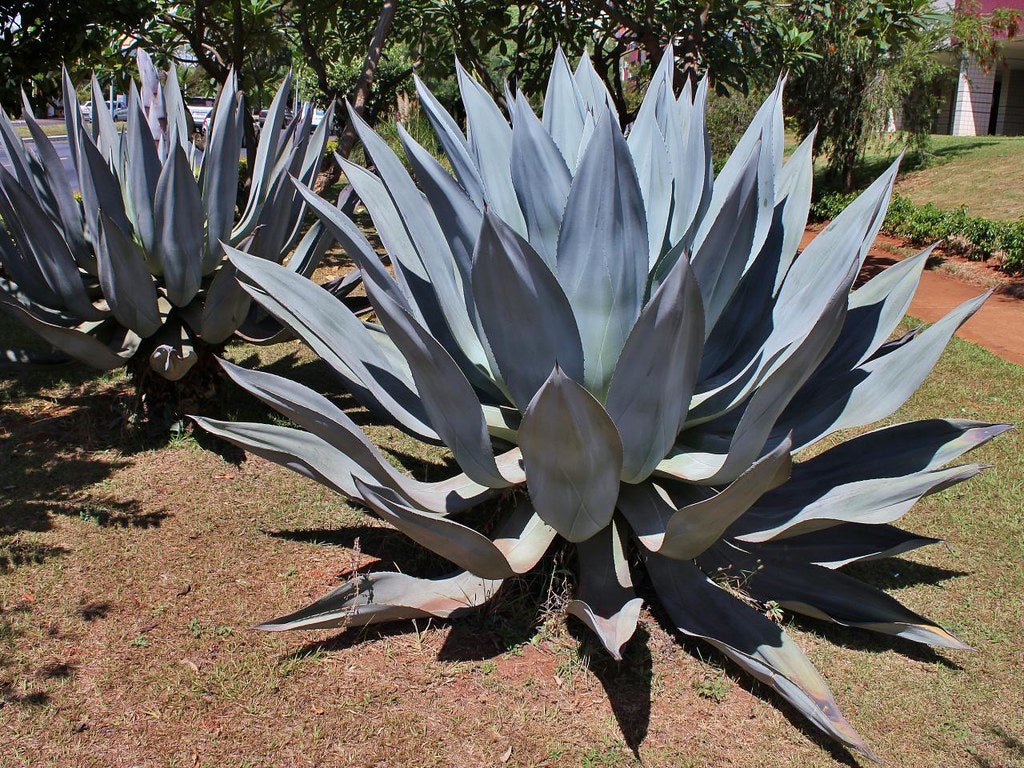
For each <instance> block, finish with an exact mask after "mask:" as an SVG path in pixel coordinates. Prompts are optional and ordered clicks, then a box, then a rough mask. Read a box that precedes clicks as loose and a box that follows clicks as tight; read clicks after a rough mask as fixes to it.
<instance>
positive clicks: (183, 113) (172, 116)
mask: <svg viewBox="0 0 1024 768" xmlns="http://www.w3.org/2000/svg"><path fill="white" fill-rule="evenodd" d="M163 93H164V105H165V109H166V111H167V140H168V149H169V148H170V147H171V146H173V145H174V144H181V145H182V147H183V148H184V147H185V146H186V145H187V144H188V140H189V138H190V137H191V136H192V131H193V129H194V126H193V121H192V115H191V114H190V113H189V111H188V110H187V109H186V108H185V100H184V99H183V98H182V96H181V86H180V85H179V84H178V68H177V67H176V66H171V67H169V68H168V70H167V80H166V82H165V83H164V88H163Z"/></svg>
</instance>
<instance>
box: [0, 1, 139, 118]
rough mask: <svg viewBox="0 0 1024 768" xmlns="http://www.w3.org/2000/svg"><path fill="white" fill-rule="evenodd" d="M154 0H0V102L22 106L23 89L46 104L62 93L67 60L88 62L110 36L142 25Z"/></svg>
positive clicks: (41, 104) (10, 106) (38, 102)
mask: <svg viewBox="0 0 1024 768" xmlns="http://www.w3.org/2000/svg"><path fill="white" fill-rule="evenodd" d="M154 10H155V3H154V0H90V1H89V2H88V3H54V2H50V1H49V0H0V106H2V107H3V109H5V110H7V111H10V112H18V113H20V111H21V95H20V90H21V89H22V88H24V89H25V91H26V92H27V93H28V96H29V99H30V100H31V101H32V102H33V104H34V105H35V106H36V107H38V108H42V107H44V106H45V105H46V103H47V102H49V101H50V100H51V99H52V98H54V97H56V96H57V95H59V93H60V68H61V65H62V64H64V63H65V62H67V63H72V62H74V63H79V64H85V65H87V66H88V65H89V64H90V62H93V61H95V60H98V59H99V58H100V57H101V56H102V54H103V51H104V50H105V49H106V48H107V47H108V46H109V45H110V42H111V39H112V37H116V38H120V36H122V35H124V34H131V33H132V32H134V31H136V30H138V29H139V28H140V27H141V25H142V24H143V22H144V21H145V20H146V19H147V18H149V17H150V16H152V14H153V12H154Z"/></svg>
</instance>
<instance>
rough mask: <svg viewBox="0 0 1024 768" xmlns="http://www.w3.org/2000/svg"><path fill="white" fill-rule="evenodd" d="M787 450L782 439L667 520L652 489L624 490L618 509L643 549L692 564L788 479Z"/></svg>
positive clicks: (624, 487) (787, 443)
mask: <svg viewBox="0 0 1024 768" xmlns="http://www.w3.org/2000/svg"><path fill="white" fill-rule="evenodd" d="M791 447H792V445H791V444H790V442H789V441H788V440H784V441H783V442H782V443H780V444H779V445H778V446H777V447H776V448H775V450H773V451H772V452H771V453H769V454H767V455H766V456H764V457H762V458H761V459H759V460H758V461H756V462H755V463H754V465H753V466H752V467H750V469H748V470H747V471H746V472H744V473H743V474H742V475H740V476H739V477H738V478H736V479H735V480H734V481H733V482H732V483H730V484H729V485H727V486H726V487H725V488H723V489H722V490H721V492H719V493H717V494H716V495H714V496H711V497H710V498H706V499H703V500H701V501H697V502H695V503H692V504H687V505H686V506H684V507H682V508H680V509H679V510H678V511H674V510H673V511H672V513H671V514H670V515H669V516H668V519H667V520H664V515H665V512H664V511H662V510H658V507H660V506H661V505H662V504H664V501H663V500H662V499H661V498H660V496H658V494H657V492H656V491H655V489H654V488H653V487H651V486H650V485H645V486H638V487H637V488H635V489H634V488H630V487H628V486H623V488H622V491H621V493H620V494H619V502H618V503H619V508H620V509H622V511H623V514H625V515H626V518H627V519H628V520H629V521H630V524H631V525H632V526H633V528H634V530H635V531H636V532H637V534H638V537H639V538H640V541H641V542H642V543H643V545H644V546H645V547H647V548H648V549H650V550H651V551H653V552H658V553H659V554H661V555H663V556H665V557H672V558H675V559H677V560H692V559H693V558H695V557H697V556H698V555H699V554H700V553H702V552H704V551H705V550H706V549H708V547H710V546H711V545H712V544H714V543H715V542H716V541H718V539H719V538H721V536H722V534H723V533H725V531H726V530H727V529H728V528H729V526H730V525H732V523H733V522H735V521H736V519H737V518H739V517H740V516H741V515H743V514H744V513H745V512H747V510H749V509H750V507H751V505H753V504H754V503H755V502H756V501H757V500H758V499H759V498H761V496H763V495H764V494H765V493H767V492H768V491H770V490H771V489H773V488H777V487H778V486H780V485H782V484H783V483H784V482H786V480H787V479H789V474H790V469H791V467H792V460H791V455H790V452H789V451H790V448H791ZM655 510H657V511H656V512H655V514H653V515H652V511H655Z"/></svg>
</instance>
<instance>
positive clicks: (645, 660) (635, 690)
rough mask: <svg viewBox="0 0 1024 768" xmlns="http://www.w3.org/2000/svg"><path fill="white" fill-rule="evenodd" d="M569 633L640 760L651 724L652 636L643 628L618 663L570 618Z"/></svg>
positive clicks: (631, 748)
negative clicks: (584, 657) (641, 748)
mask: <svg viewBox="0 0 1024 768" xmlns="http://www.w3.org/2000/svg"><path fill="white" fill-rule="evenodd" d="M568 626H569V634H571V635H572V636H573V637H574V638H575V639H576V640H577V642H579V644H580V653H581V654H583V653H585V654H586V655H587V658H588V659H589V661H588V667H589V668H590V671H591V672H593V674H594V677H596V678H597V679H598V681H599V682H600V683H601V686H602V687H603V688H604V691H605V694H606V695H607V696H608V703H609V704H610V705H611V708H612V712H613V713H615V720H616V722H617V723H618V725H619V730H620V731H621V732H622V738H623V740H624V741H625V742H626V746H628V747H629V749H630V751H631V752H632V753H633V756H634V757H635V758H636V759H637V760H640V745H641V744H643V743H644V739H646V738H647V729H648V728H649V727H650V724H651V694H652V687H651V686H652V681H653V679H654V662H653V660H652V658H651V649H650V647H649V645H648V640H649V639H650V635H649V634H648V632H647V630H646V629H645V628H644V627H643V625H640V626H638V627H637V629H636V634H634V635H633V637H632V639H630V641H629V642H628V643H626V645H625V646H624V647H623V649H622V661H615V659H613V658H612V657H611V656H609V655H608V652H607V651H606V650H605V648H604V646H603V645H601V643H600V641H599V640H598V639H597V638H596V637H595V636H594V633H593V632H591V631H590V629H588V628H587V627H586V626H585V625H584V624H583V623H582V622H580V621H579V620H578V619H576V618H575V617H570V618H569V622H568Z"/></svg>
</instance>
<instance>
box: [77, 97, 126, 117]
mask: <svg viewBox="0 0 1024 768" xmlns="http://www.w3.org/2000/svg"><path fill="white" fill-rule="evenodd" d="M122 99H123V97H119V98H118V99H117V100H115V101H114V104H113V106H112V107H110V115H111V117H113V118H114V122H115V123H123V122H124V121H126V120H127V119H128V105H127V104H126V103H125V102H124V101H123V100H122ZM82 117H83V119H85V121H86V122H88V123H91V122H92V101H87V102H85V103H84V104H83V105H82Z"/></svg>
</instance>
